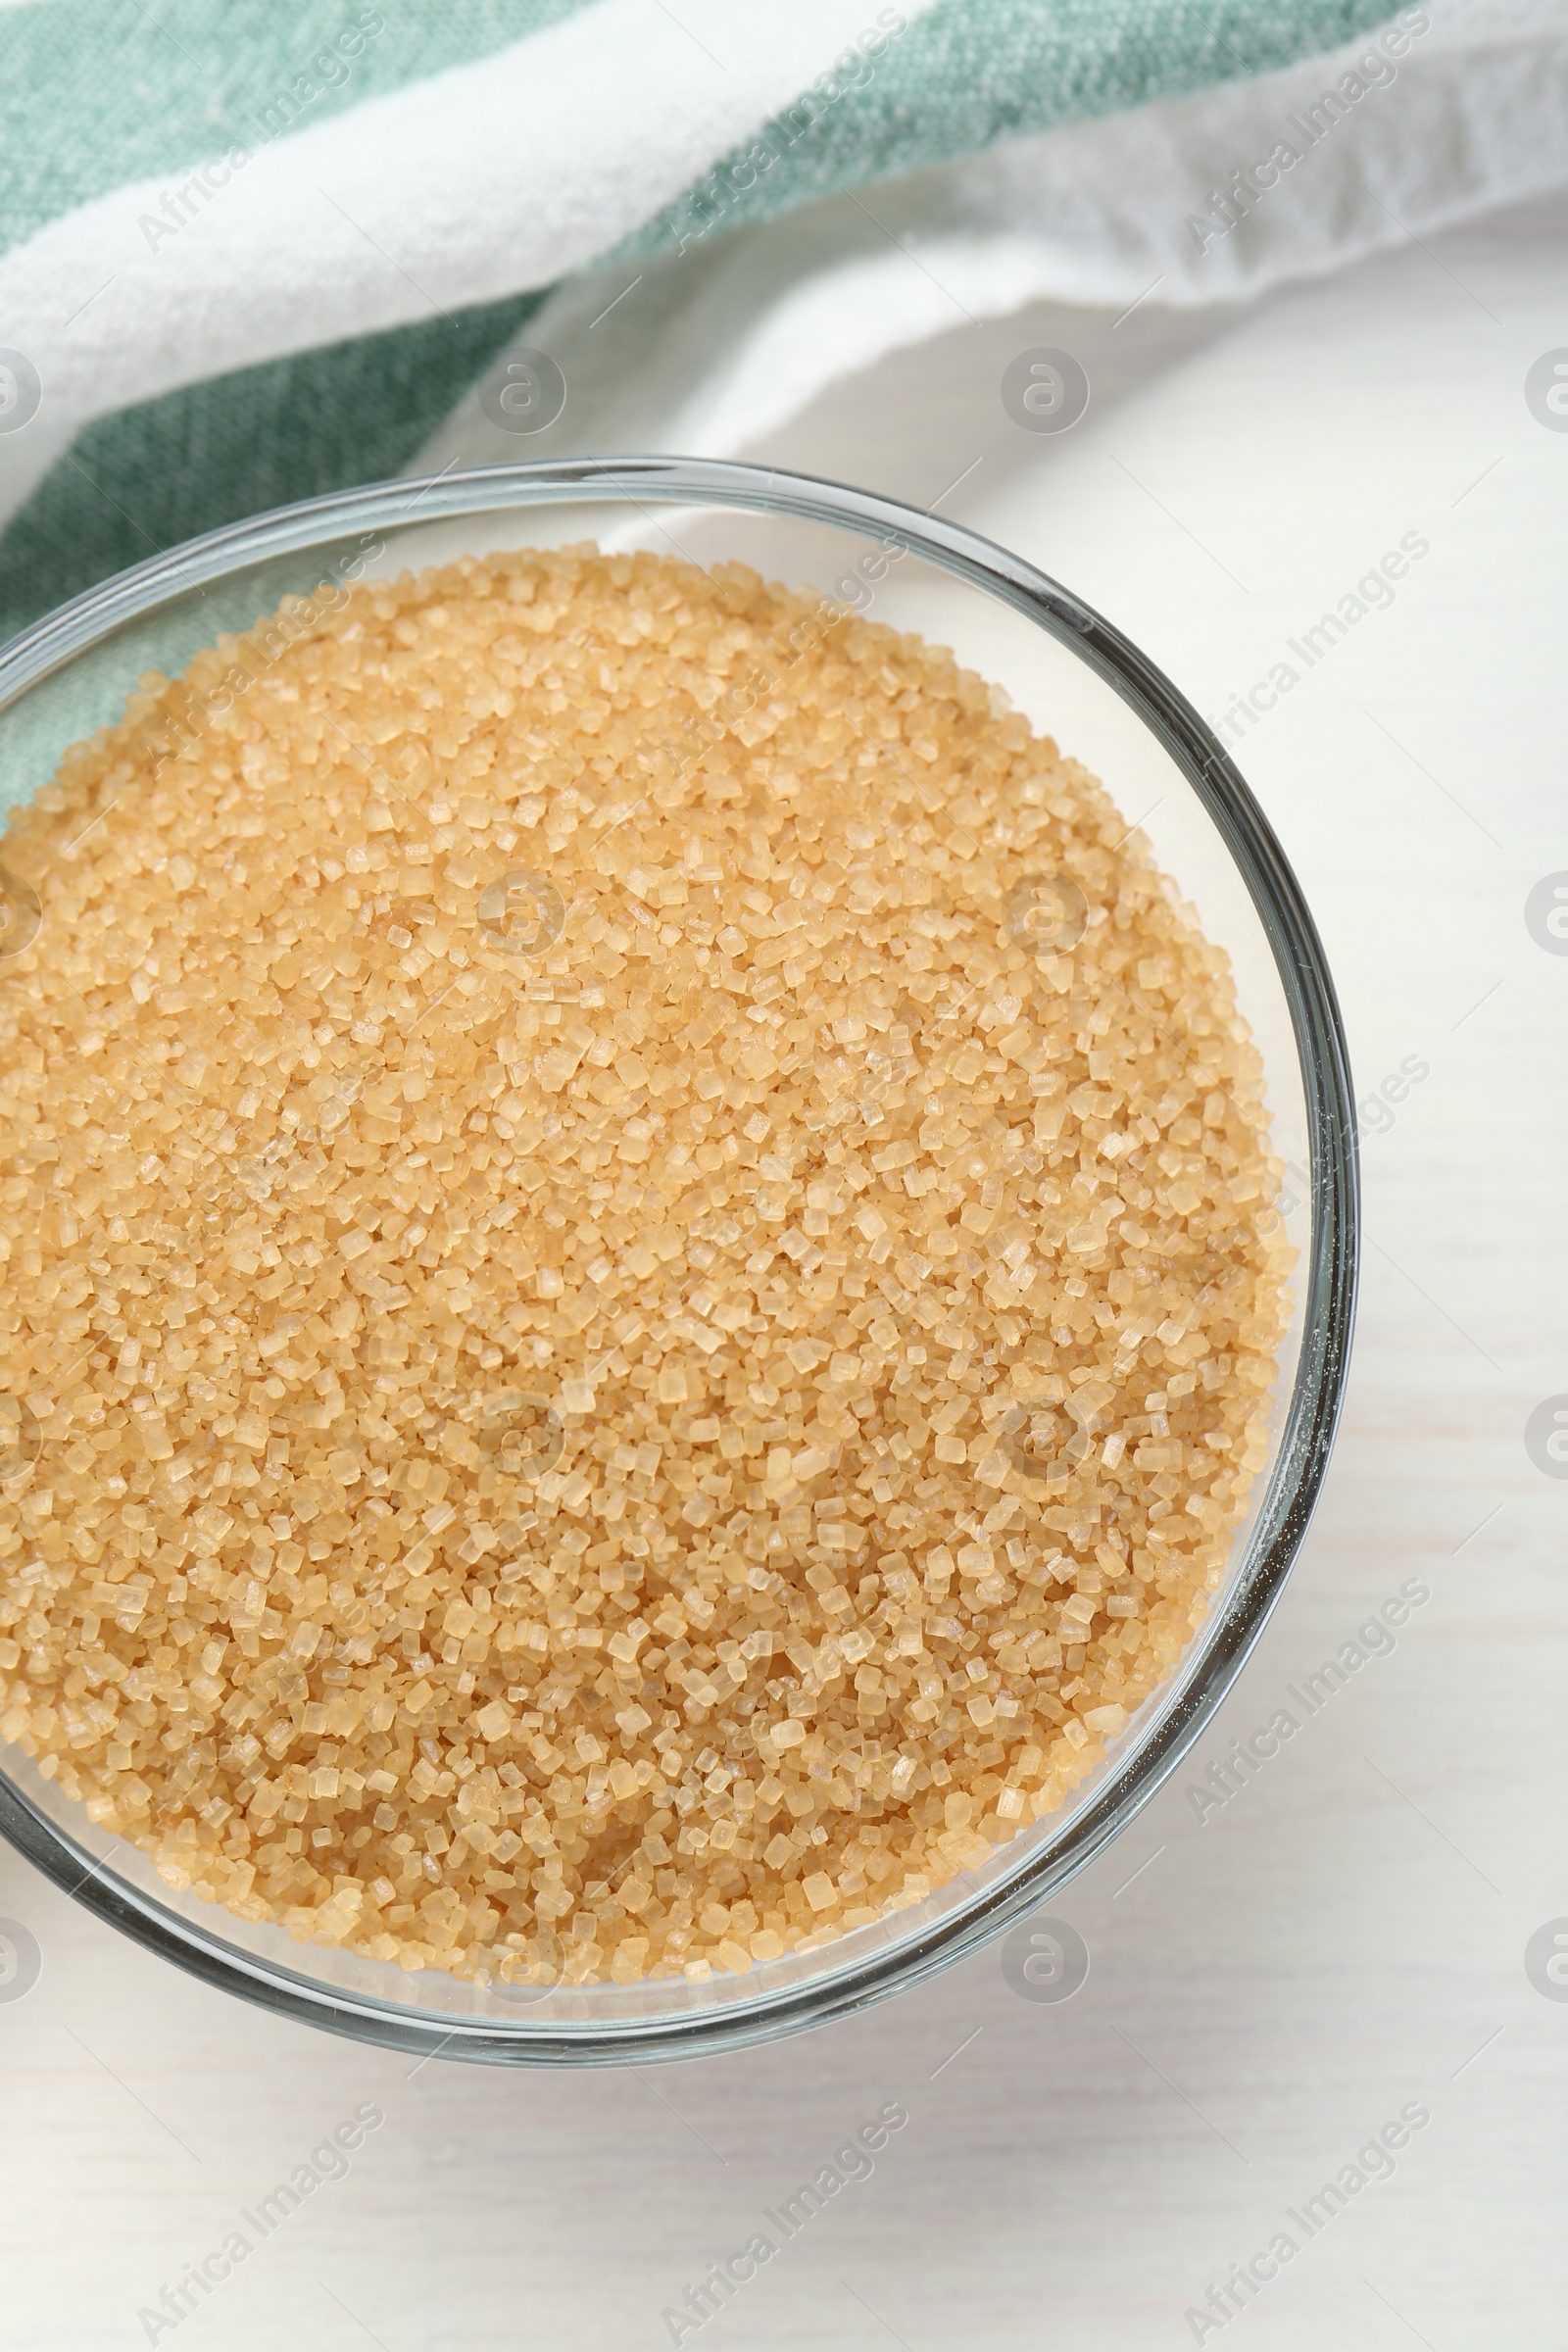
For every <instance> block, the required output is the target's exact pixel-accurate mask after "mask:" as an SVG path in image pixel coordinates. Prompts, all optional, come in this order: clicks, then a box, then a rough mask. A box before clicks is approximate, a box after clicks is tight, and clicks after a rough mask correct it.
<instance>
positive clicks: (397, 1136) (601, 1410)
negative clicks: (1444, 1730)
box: [0, 549, 1285, 1983]
mask: <svg viewBox="0 0 1568 2352" xmlns="http://www.w3.org/2000/svg"><path fill="white" fill-rule="evenodd" d="M281 619H282V622H283V623H284V624H285V625H282V626H281V627H280V628H278V629H275V630H274V631H273V632H272V634H271V635H270V636H269V635H267V634H265V633H264V632H261V631H258V632H257V634H256V635H255V636H254V637H253V638H251V639H248V640H241V641H238V642H236V641H232V640H230V641H225V642H224V643H222V644H221V645H220V646H219V647H218V648H217V649H216V650H214V651H213V652H211V653H209V654H204V655H203V656H202V657H201V658H200V659H199V660H198V661H197V662H195V663H194V664H193V665H192V667H191V668H190V670H189V671H188V672H187V673H186V677H185V679H184V680H183V681H181V682H179V683H177V684H171V683H170V682H169V681H166V680H164V679H162V678H158V677H151V678H148V679H145V680H143V681H142V691H141V692H140V693H139V694H138V695H137V696H136V697H134V698H133V700H132V705H131V707H130V708H129V710H128V711H127V714H126V717H125V719H124V721H123V724H121V725H120V726H119V727H117V728H115V729H113V730H112V731H109V732H106V733H104V734H102V735H100V736H98V737H97V738H95V739H94V740H93V741H92V742H91V743H89V744H87V745H84V746H82V747H79V748H78V749H77V750H76V751H74V752H73V754H72V755H71V756H70V757H69V758H68V760H66V762H65V765H64V767H63V769H62V772H61V775H60V777H59V778H58V780H57V781H56V782H55V783H54V784H52V785H51V786H50V787H49V788H48V789H47V790H46V791H45V792H44V793H43V794H42V795H41V796H40V798H39V799H38V801H37V802H36V803H35V804H34V805H33V806H31V807H29V808H27V809H24V810H22V811H20V812H18V813H17V814H16V815H15V816H14V818H13V819H12V823H11V828H10V832H9V834H8V836H7V838H6V840H5V841H4V843H3V844H0V864H3V866H4V868H5V889H6V890H7V892H9V894H10V896H9V902H8V904H9V905H10V907H12V908H13V910H15V909H18V908H22V909H24V911H25V906H26V905H27V904H29V903H31V902H29V898H28V894H29V891H30V892H31V893H33V894H35V903H36V905H37V907H38V908H39V909H40V913H39V919H38V923H37V928H36V935H35V936H34V937H32V938H30V940H29V939H26V938H25V932H26V931H27V930H28V928H29V924H28V922H27V921H25V920H24V919H22V917H21V916H20V915H19V917H18V920H17V922H16V923H15V924H13V927H12V930H11V932H10V933H9V934H8V939H9V950H8V949H7V944H6V942H4V941H0V953H8V960H6V961H5V962H4V963H3V964H0V1251H3V1252H4V1253H5V1257H6V1274H5V1284H4V1291H3V1297H0V1392H4V1393H5V1394H4V1397H3V1399H0V1401H3V1402H4V1403H5V1409H6V1414H7V1416H8V1417H7V1418H6V1420H5V1423H4V1426H3V1427H0V1446H5V1447H6V1448H7V1451H6V1456H5V1459H4V1460H3V1461H0V1475H5V1474H6V1473H9V1475H8V1476H5V1483H4V1485H3V1486H0V1629H3V1633H0V1732H3V1734H4V1737H5V1739H6V1740H10V1741H14V1742H16V1743H17V1744H18V1745H19V1746H20V1747H21V1748H23V1749H25V1751H26V1752H27V1753H28V1754H29V1755H31V1756H33V1757H35V1758H37V1760H38V1764H39V1768H40V1769H41V1770H42V1771H43V1772H44V1773H45V1774H46V1775H49V1776H51V1777H52V1778H54V1780H55V1781H56V1782H57V1784H58V1785H59V1787H60V1788H61V1789H63V1790H65V1791H66V1792H67V1793H68V1794H69V1795H71V1796H73V1797H75V1798H79V1799H80V1800H82V1802H83V1803H84V1805H85V1807H86V1810H87V1812H88V1814H90V1815H91V1817H92V1818H93V1819H94V1820H95V1821H96V1822H98V1823H100V1824H102V1825H105V1826H106V1827H108V1828H109V1829H112V1830H115V1831H118V1832H119V1833H120V1834H121V1835H123V1837H125V1838H131V1839H133V1840H134V1841H135V1842H136V1843H137V1844H138V1845H139V1846H141V1847H143V1848H144V1849H145V1850H146V1851H147V1852H148V1853H149V1854H151V1855H152V1856H153V1857H154V1858H155V1860H156V1863H157V1866H158V1868H159V1869H160V1871H162V1873H163V1874H164V1876H165V1878H166V1879H167V1880H169V1881H170V1882H171V1883H172V1884H173V1885H175V1886H177V1887H194V1888H195V1889H196V1890H197V1891H198V1892H199V1893H201V1894H203V1895H206V1896H209V1897H211V1898H212V1899H213V1900H214V1901H215V1902H218V1903H222V1904H226V1905H227V1906H228V1907H229V1909H230V1910H231V1911H233V1912H236V1913H238V1914H240V1915H241V1916H242V1917H244V1918H247V1919H251V1920H262V1919H274V1920H278V1921H281V1922H283V1923H284V1924H285V1925H286V1926H287V1927H288V1928H289V1929H291V1930H292V1931H293V1933H294V1934H295V1935H296V1936H299V1937H300V1938H302V1939H310V1940H315V1941H318V1942H324V1943H333V1944H340V1945H343V1946H347V1947H350V1948H352V1949H354V1950H355V1951H359V1952H363V1953H367V1954H369V1955H371V1956H372V1957H376V1958H380V1959H384V1960H389V1961H401V1962H402V1963H403V1964H404V1966H406V1967H411V1968H414V1967H422V1968H442V1969H448V1970H453V1971H456V1972H457V1973H458V1974H460V1975H462V1976H466V1977H478V1978H481V1979H508V1980H515V1981H520V1982H539V1981H543V1980H546V1979H552V1978H554V1977H556V1976H557V1975H563V1976H564V1978H565V1979H566V1980H567V1981H569V1982H573V1983H584V1982H592V1981H599V1980H605V1979H610V1980H613V1981H614V1982H617V1983H629V1982H631V1981H634V1980H636V1979H639V1978H643V1977H648V1976H667V1975H669V1974H671V1973H675V1972H680V1971H684V1972H685V1973H686V1974H687V1975H688V1976H697V1977H701V1976H705V1975H707V1974H708V1973H709V1972H710V1971H711V1970H713V1969H718V1970H729V1971H745V1970H747V1969H749V1968H750V1967H751V1966H752V1964H753V1963H754V1962H756V1961H765V1960H767V1959H770V1958H774V1957H776V1956H778V1955H780V1954H782V1953H784V1952H786V1951H789V1950H796V1951H799V1950H802V1949H806V1948H809V1947H812V1946H814V1945H816V1944H820V1943H822V1942H823V1941H825V1940H827V1939H828V1938H831V1937H833V1936H837V1935H839V1934H841V1933H842V1932H844V1931H845V1930H847V1929H852V1928H854V1927H856V1926H858V1925H859V1924H862V1923H865V1922H869V1921H873V1920H876V1919H877V1918H879V1917H881V1916H882V1915H884V1914H885V1913H887V1912H888V1911H890V1910H891V1909H894V1908H896V1907H898V1906H902V1905H907V1904H908V1903H911V1902H914V1901H917V1900H919V1899H920V1898H921V1897H923V1896H924V1895H926V1894H927V1893H928V1892H929V1891H930V1890H931V1889H933V1888H934V1887H939V1886H941V1885H942V1884H943V1883H944V1881H946V1880H948V1879H950V1878H951V1877H952V1876H953V1875H954V1874H955V1873H956V1872H957V1871H959V1870H961V1869H964V1868H966V1867H972V1866H974V1865H976V1864H978V1863H980V1862H981V1861H983V1859H984V1858H985V1857H986V1855H987V1854H988V1853H990V1851H991V1850H992V1848H993V1846H994V1845H995V1844H997V1843H998V1842H1000V1841H1002V1840H1005V1839H1007V1838H1011V1837H1012V1836H1013V1835H1014V1834H1015V1832H1017V1831H1018V1830H1019V1829H1020V1827H1022V1826H1024V1825H1026V1824H1028V1823H1030V1822H1031V1821H1033V1820H1035V1819H1037V1818H1038V1817H1039V1816H1041V1815H1042V1814H1044V1813H1046V1812H1047V1811H1048V1810H1050V1809H1051V1808H1053V1807H1054V1806H1058V1805H1059V1804H1060V1803H1061V1801H1062V1798H1063V1796H1064V1794H1065V1793H1066V1792H1067V1791H1068V1790H1069V1789H1071V1788H1072V1787H1073V1786H1074V1785H1075V1784H1076V1783H1077V1782H1078V1781H1080V1780H1081V1779H1082V1778H1083V1776H1084V1775H1085V1774H1086V1773H1087V1772H1088V1771H1089V1770H1090V1768H1091V1767H1092V1766H1093V1765H1094V1764H1095V1763H1096V1762H1097V1761H1098V1760H1099V1759H1100V1758H1101V1756H1102V1755H1103V1751H1104V1747H1105V1743H1106V1742H1107V1741H1109V1740H1114V1739H1115V1737H1116V1735H1117V1734H1118V1733H1119V1732H1120V1731H1121V1730H1122V1728H1123V1727H1124V1726H1125V1724H1126V1723H1127V1721H1128V1719H1129V1716H1130V1715H1131V1714H1132V1712H1133V1710H1134V1709H1135V1708H1137V1707H1138V1705H1139V1704H1140V1702H1141V1701H1142V1700H1143V1699H1144V1698H1146V1697H1147V1696H1148V1694H1149V1693H1150V1692H1151V1691H1152V1690H1153V1689H1154V1687H1155V1685H1156V1684H1158V1683H1159V1681H1160V1680H1161V1678H1162V1677H1164V1676H1165V1675H1166V1674H1167V1673H1168V1672H1169V1671H1170V1669H1171V1667H1172V1664H1173V1663H1174V1661H1175V1660H1176V1658H1177V1657H1178V1655H1179V1653H1180V1652H1181V1650H1182V1648H1183V1646H1184V1644H1185V1643H1186V1642H1187V1641H1188V1640H1189V1638H1190V1636H1191V1634H1192V1632H1193V1629H1194V1628H1195V1627H1196V1626H1198V1625H1199V1624H1200V1623H1201V1620H1202V1618H1203V1616H1204V1613H1205V1610H1206V1609H1207V1607H1208V1605H1209V1601H1210V1596H1211V1594H1212V1593H1213V1592H1214V1590H1215V1588H1216V1587H1217V1586H1218V1585H1219V1583H1220V1581H1221V1578H1222V1574H1223V1570H1224V1564H1225V1561H1226V1558H1227V1553H1228V1549H1229V1544H1230V1539H1231V1536H1232V1533H1233V1531H1234V1529H1235V1528H1236V1526H1237V1523H1238V1521H1239V1520H1240V1519H1241V1518H1242V1516H1243V1515H1244V1513H1245V1510H1246V1508H1247V1504H1248V1496H1249V1490H1250V1486H1251V1483H1252V1480H1253V1478H1254V1475H1255V1473H1256V1472H1257V1470H1258V1467H1259V1465H1260V1464H1261V1463H1262V1462H1263V1461H1264V1459H1265V1454H1266V1449H1267V1434H1266V1418H1267V1409H1268V1407H1267V1400H1268V1394H1269V1390H1270V1387H1271V1384H1272V1382H1273V1380H1274V1377H1275V1370H1276V1354H1277V1349H1278V1345H1279V1340H1280V1334H1281V1330H1282V1327H1283V1319H1284V1314H1285V1288H1284V1275H1285V1251H1284V1248H1283V1244H1282V1243H1281V1241H1280V1240H1279V1239H1277V1238H1275V1237H1276V1236H1277V1233H1278V1219H1277V1217H1276V1216H1275V1215H1274V1213H1273V1210H1272V1207H1271V1202H1272V1199H1273V1194H1274V1190H1275V1185H1276V1178H1277V1174H1278V1169H1277V1163H1275V1162H1274V1161H1272V1160H1271V1159H1270V1157H1269V1155H1268V1151H1267V1143H1266V1118H1265V1112H1264V1108H1263V1103H1262V1098H1261V1078H1260V1065H1259V1062H1258V1057H1257V1055H1256V1053H1255V1051H1254V1049H1253V1048H1252V1046H1251V1045H1250V1042H1249V1038H1248V1033H1247V1031H1246V1028H1245V1026H1244V1024H1243V1022H1242V1020H1241V1019H1240V1018H1239V1016H1238V1013H1237V1010H1236V1005H1235V999H1234V994H1233V990H1232V985H1231V981H1230V977H1229V972H1228V966H1227V963H1226V959H1225V957H1224V956H1223V955H1222V953H1221V952H1220V951H1219V950H1218V949H1217V948H1215V947H1213V946H1211V945H1209V944H1207V943H1206V942H1205V941H1204V940H1203V939H1202V938H1201V936H1200V935H1199V933H1198V931H1197V930H1196V928H1195V926H1194V923H1193V921H1192V919H1191V918H1190V917H1189V916H1187V915H1184V913H1183V912H1182V911H1180V910H1179V909H1178V907H1177V906H1176V905H1175V903H1174V902H1173V899H1172V896H1171V894H1170V891H1169V889H1168V887H1167V885H1166V884H1165V883H1164V882H1163V880H1162V879H1161V877H1160V876H1159V874H1158V873H1157V872H1156V871H1155V870H1154V868H1153V867H1152V864H1151V863H1150V862H1149V855H1148V850H1147V845H1146V844H1145V843H1144V842H1143V839H1142V837H1141V836H1139V835H1136V834H1134V835H1131V836H1128V835H1127V834H1126V832H1125V828H1124V825H1123V821H1122V819H1121V817H1120V816H1119V815H1118V814H1117V812H1116V810H1115V809H1114V808H1113V807H1112V805H1111V803H1110V801H1109V799H1108V798H1107V796H1106V794H1105V793H1104V791H1103V789H1102V787H1101V786H1100V784H1099V783H1097V782H1096V781H1095V779H1094V778H1093V777H1091V776H1089V775H1088V774H1086V773H1085V772H1084V770H1083V769H1082V768H1080V767H1078V766H1077V765H1076V764H1075V763H1074V762H1073V761H1072V760H1069V759H1065V758H1063V757H1062V756H1061V755H1060V754H1059V753H1058V751H1057V750H1056V747H1055V746H1054V744H1053V743H1052V742H1050V741H1049V740H1046V739H1044V738H1041V737H1038V736H1035V735H1033V734H1032V733H1031V731H1030V728H1029V727H1028V725H1027V724H1026V723H1025V721H1024V720H1023V719H1022V718H1021V717H1019V716H1016V715H1012V714H1009V713H1008V711H1007V709H1006V706H1005V700H1004V698H1002V697H1000V696H999V695H997V694H996V693H995V692H994V691H993V690H991V689H989V688H988V687H987V686H986V685H985V684H984V683H983V682H982V680H981V679H979V678H978V677H976V676H974V675H973V674H972V673H970V672H968V671H965V670H962V669H960V668H958V667H957V666H956V663H955V662H954V661H953V659H952V658H951V657H950V656H949V655H948V654H946V653H943V652H939V651H936V650H934V649H933V648H931V647H929V646H927V645H925V644H924V643H922V642H921V641H919V640H918V639H916V638H912V637H908V636H900V635H898V634H896V633H894V632H893V631H891V630H889V629H887V628H885V627H881V626H878V625H873V624H871V623H869V622H868V621H865V620H862V619H858V618H855V617H851V616H845V615H842V614H840V613H835V612H833V611H832V610H830V609H825V608H823V607H822V606H821V605H820V603H819V602H818V600H816V599H815V598H814V597H812V596H810V595H808V594H795V593H791V592H787V591H785V590H783V589H781V588H777V587H770V586H767V585H764V584H763V583H762V582H761V581H760V579H758V578H757V577H756V576H755V574H753V573H751V572H748V571H746V570H744V569H742V568H741V567H739V566H723V567H720V568H719V569H717V570H715V571H714V572H712V573H706V572H703V571H701V570H698V569H696V568H694V567H692V566H690V565H687V564H678V563H673V562H668V561H665V560H662V559H660V558H656V557H654V556H652V555H646V554H639V555H628V556H615V557H611V558H604V557H601V556H599V555H597V554H596V553H594V552H593V551H592V550H583V549H571V550H564V551H555V552H546V553H529V554H526V555H516V556H496V557H487V558H485V559H483V560H482V561H475V560H468V561H465V562H463V563H461V564H456V565H454V566H452V567H451V568H448V569H445V570H441V571H437V572H434V573H428V574H426V575H424V576H423V577H421V578H418V579H415V578H413V577H410V576H407V575H405V576H404V577H403V578H401V579H399V580H397V581H396V582H395V583H393V584H389V585H382V584H379V583H375V584H369V583H368V584H366V585H364V586H362V587H360V588H357V589H355V590H353V591H352V592H350V593H348V594H347V595H346V596H345V597H342V598H340V599H339V600H338V601H337V602H336V605H335V607H334V608H331V609H328V610H325V611H317V610H315V609H314V608H311V607H304V608H301V607H294V608H285V611H284V613H283V615H282V616H281ZM19 941H21V942H22V944H21V945H20V947H19V945H18V942H19Z"/></svg>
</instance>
